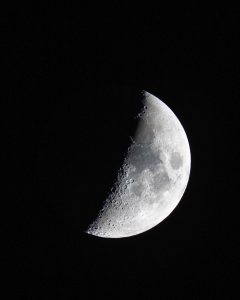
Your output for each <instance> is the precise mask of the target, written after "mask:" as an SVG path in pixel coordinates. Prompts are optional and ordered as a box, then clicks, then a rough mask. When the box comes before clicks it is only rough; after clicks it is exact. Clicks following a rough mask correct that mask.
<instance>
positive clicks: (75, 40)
mask: <svg viewBox="0 0 240 300" xmlns="http://www.w3.org/2000/svg"><path fill="white" fill-rule="evenodd" d="M7 19H8V25H7V27H6V28H7V34H6V38H7V40H8V43H6V48H5V49H6V56H3V60H4V61H5V62H7V64H6V65H7V68H6V72H5V73H4V75H5V78H6V79H7V85H5V88H6V97H5V96H4V97H3V109H2V110H1V115H2V120H3V128H4V130H3V141H4V143H3V147H2V158H3V161H4V162H7V168H6V170H4V175H5V176H4V177H5V179H6V184H5V187H6V189H7V195H8V196H7V197H6V201H4V202H5V203H6V204H7V207H8V211H9V215H10V217H9V218H8V221H9V222H7V223H4V226H3V229H4V232H5V234H6V237H7V238H8V243H7V250H8V251H7V254H6V256H4V262H6V263H7V266H8V264H9V266H10V265H13V267H11V276H10V282H12V283H11V289H10V290H11V291H14V295H15V296H14V297H15V298H11V299H72V298H74V297H75V296H78V297H79V298H80V299H102V298H103V299H105V298H110V299H221V297H222V298H223V299H237V298H238V296H237V292H238V289H237V286H236V285H235V281H236V280H237V276H238V274H237V270H238V268H239V265H238V263H239V255H238V252H239V244H238V231H237V225H238V218H237V217H236V216H234V215H235V212H237V210H236V208H237V204H238V198H239V197H238V196H237V195H235V191H234V190H235V189H236V186H237V181H238V176H239V175H238V173H239V171H238V168H237V160H238V156H237V155H238V152H239V151H238V146H237V144H238V137H239V133H238V131H237V121H238V120H237V117H238V101H239V83H238V80H239V61H238V42H239V21H238V19H239V11H236V10H232V11H229V10H228V11H227V10H225V9H220V8H215V9H212V10H210V8H200V7H195V8H188V9H186V8H185V9H183V8H181V9H177V8H175V9H173V8H172V9H169V10H165V9H163V8H162V7H161V6H159V7H155V8H152V9H150V8H146V7H145V6H143V7H140V6H139V5H138V6H133V7H121V6H120V4H118V3H116V2H114V1H113V3H112V4H111V6H106V7H103V6H102V4H98V5H97V6H94V5H93V4H91V5H89V7H86V6H85V7H80V6H75V7H74V6H70V5H69V6H67V5H66V6H63V5H62V6H61V5H60V4H58V5H57V7H31V5H28V6H24V5H22V4H21V8H20V7H13V8H11V9H10V10H9V14H8V17H7ZM4 47H5V46H4ZM5 57H6V59H5ZM141 89H144V90H147V91H149V92H150V93H152V94H154V95H155V96H157V97H159V98H160V99H162V100H163V101H164V102H165V103H166V104H167V105H168V106H169V107H170V108H171V109H172V110H173V111H174V112H175V114H176V115H177V116H178V117H179V119H180V121H181V123H182V124H183V127H184V128H185V130H186V133H187V135H188V138H189V143H190V148H191V153H192V169H191V175H190V180H189V184H188V187H187V190H186V192H185V194H184V196H183V199H182V201H181V202H180V204H179V205H178V207H177V209H176V210H174V212H173V213H172V214H171V215H170V216H169V217H168V218H167V219H165V220H164V221H163V222H162V223H161V224H160V225H158V226H156V227H155V228H153V229H152V230H150V231H148V232H145V233H143V234H140V235H137V236H134V237H131V238H125V239H116V240H115V239H102V238H97V237H93V236H89V235H86V234H84V233H83V229H84V228H85V226H86V225H87V224H88V223H89V222H90V220H92V219H93V216H94V214H95V213H96V212H97V209H98V208H99V207H100V206H101V201H103V200H104V198H105V196H106V193H107V192H108V190H109V188H110V187H111V184H112V183H113V181H114V179H115V176H116V173H117V170H118V168H119V167H120V166H121V163H122V160H123V156H124V153H125V151H126V149H127V147H128V145H129V143H130V138H129V136H131V134H132V133H133V132H134V128H135V121H134V118H133V117H134V116H135V115H136V114H137V112H138V110H139V103H138V99H139V98H138V96H139V91H141ZM3 212H4V213H5V211H3ZM10 252H11V253H12V252H13V254H11V255H10ZM9 268H10V267H9ZM13 279H14V280H13Z"/></svg>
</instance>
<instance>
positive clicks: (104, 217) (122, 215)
mask: <svg viewBox="0 0 240 300" xmlns="http://www.w3.org/2000/svg"><path fill="white" fill-rule="evenodd" d="M142 102H143V103H142V104H143V108H142V111H141V112H140V113H139V115H138V127H137V130H136V133H135V136H134V137H133V139H132V144H131V145H130V147H129V149H128V152H127V154H126V157H125V159H124V162H123V165H122V167H121V169H120V170H119V172H118V178H117V180H116V183H115V184H114V186H113V187H112V189H111V191H110V193H109V196H108V197H107V199H106V201H105V202H104V204H103V207H102V209H101V210H100V212H99V214H98V216H97V218H96V219H95V220H94V222H93V223H92V224H91V225H90V226H89V227H88V229H87V231H86V232H87V233H88V234H92V235H95V236H99V237H105V238H122V237H129V236H133V235H137V234H140V233H142V232H144V231H147V230H149V229H151V228H152V227H154V226H156V225H157V224H159V223H160V222H161V221H163V220H164V219H165V218H166V217H167V216H168V215H169V214H170V213H171V212H172V211H173V210H174V209H175V207H176V206H177V204H178V203H179V201H180V200H181V198H182V196H183V194H184V191H185V189H186V186H187V183H188V179H189V174H190V165H191V155H190V148H189V143H188V139H187V136H186V133H185V131H184V129H183V127H182V125H181V123H180V122H179V120H178V119H177V117H176V116H175V114H174V113H173V112H172V110H171V109H170V108H169V107H168V106H167V105H166V104H164V103H163V102H162V101H161V100H160V99H158V98H157V97H155V96H153V95H151V94H150V93H148V92H144V97H143V100H142Z"/></svg>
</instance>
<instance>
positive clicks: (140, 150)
mask: <svg viewBox="0 0 240 300" xmlns="http://www.w3.org/2000/svg"><path fill="white" fill-rule="evenodd" d="M129 161H131V164H132V165H133V166H134V167H135V168H136V170H135V172H134V173H136V174H139V173H141V172H142V171H143V170H145V169H149V170H150V171H155V170H157V168H158V167H159V166H158V164H159V163H160V160H159V155H158V154H157V153H154V152H153V151H152V150H151V148H150V147H149V145H148V146H142V145H136V144H135V145H134V146H133V148H132V149H131V154H130V157H129Z"/></svg>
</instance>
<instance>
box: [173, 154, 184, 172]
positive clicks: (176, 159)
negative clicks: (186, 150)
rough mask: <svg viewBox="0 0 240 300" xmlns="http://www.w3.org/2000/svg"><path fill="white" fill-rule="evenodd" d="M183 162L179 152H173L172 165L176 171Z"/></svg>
mask: <svg viewBox="0 0 240 300" xmlns="http://www.w3.org/2000/svg"><path fill="white" fill-rule="evenodd" d="M182 163H183V161H182V158H181V156H180V154H179V153H178V152H173V153H172V155H171V159H170V164H171V166H172V168H173V169H174V170H177V169H179V168H180V167H181V165H182Z"/></svg>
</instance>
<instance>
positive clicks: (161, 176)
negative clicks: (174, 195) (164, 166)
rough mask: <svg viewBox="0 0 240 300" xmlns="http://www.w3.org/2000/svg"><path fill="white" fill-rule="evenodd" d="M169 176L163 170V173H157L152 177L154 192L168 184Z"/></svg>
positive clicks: (163, 188) (165, 188) (166, 186)
mask: <svg viewBox="0 0 240 300" xmlns="http://www.w3.org/2000/svg"><path fill="white" fill-rule="evenodd" d="M170 181H171V180H170V178H169V176H168V174H167V173H166V172H165V171H164V172H163V173H158V174H156V175H155V176H154V177H153V184H152V186H153V188H154V191H155V192H159V191H165V190H167V189H168V188H169V186H170Z"/></svg>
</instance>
